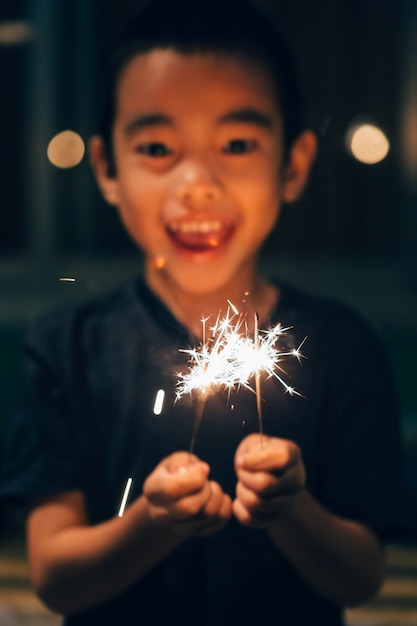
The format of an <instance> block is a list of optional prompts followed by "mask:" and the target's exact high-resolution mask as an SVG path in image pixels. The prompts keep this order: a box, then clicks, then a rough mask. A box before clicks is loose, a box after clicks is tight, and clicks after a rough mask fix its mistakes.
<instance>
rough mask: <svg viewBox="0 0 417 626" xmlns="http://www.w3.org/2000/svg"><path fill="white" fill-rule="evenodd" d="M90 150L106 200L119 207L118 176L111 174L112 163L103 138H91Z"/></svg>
mask: <svg viewBox="0 0 417 626" xmlns="http://www.w3.org/2000/svg"><path fill="white" fill-rule="evenodd" d="M88 150H89V155H90V165H91V167H92V170H93V172H94V175H95V178H96V181H97V185H98V186H99V189H100V191H101V193H102V195H103V197H104V199H105V200H106V202H108V203H109V204H112V205H114V206H118V204H119V185H118V179H117V176H115V175H112V174H110V171H111V168H110V163H109V159H108V156H107V154H106V149H105V147H104V142H103V140H102V138H101V137H99V136H94V137H91V139H90V142H89V146H88Z"/></svg>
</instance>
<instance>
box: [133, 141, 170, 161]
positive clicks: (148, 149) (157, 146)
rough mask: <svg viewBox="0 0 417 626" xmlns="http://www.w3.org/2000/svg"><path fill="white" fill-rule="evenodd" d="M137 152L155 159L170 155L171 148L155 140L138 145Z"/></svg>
mask: <svg viewBox="0 0 417 626" xmlns="http://www.w3.org/2000/svg"><path fill="white" fill-rule="evenodd" d="M137 152H139V153H140V154H145V155H146V156H150V157H153V158H157V159H158V158H161V157H165V156H170V155H171V154H172V150H170V148H168V146H166V145H165V144H164V143H157V142H154V143H145V144H142V145H140V146H138V148H137Z"/></svg>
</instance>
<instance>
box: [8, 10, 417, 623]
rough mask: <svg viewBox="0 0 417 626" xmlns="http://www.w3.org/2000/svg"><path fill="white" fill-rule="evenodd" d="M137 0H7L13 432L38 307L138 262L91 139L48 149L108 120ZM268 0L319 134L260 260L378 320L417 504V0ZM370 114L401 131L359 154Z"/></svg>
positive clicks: (85, 291) (107, 280) (123, 273)
mask: <svg viewBox="0 0 417 626" xmlns="http://www.w3.org/2000/svg"><path fill="white" fill-rule="evenodd" d="M173 1H175V0H173ZM254 1H255V2H256V0H254ZM196 2H197V4H198V0H196ZM130 4H131V2H128V1H127V0H118V1H117V2H116V1H115V0H111V1H109V0H108V1H105V2H103V1H100V0H68V1H67V2H63V1H62V0H31V1H29V0H27V1H23V0H20V1H19V0H0V125H1V126H0V127H1V141H0V190H1V194H0V207H1V221H0V381H1V382H0V389H1V395H0V437H2V436H3V432H4V427H5V424H6V423H7V419H8V417H9V414H10V412H11V410H12V406H13V402H14V399H15V395H16V385H17V377H18V367H19V347H20V342H21V340H22V337H23V335H24V332H25V330H26V329H27V328H28V326H29V325H30V323H31V322H32V321H33V320H34V318H35V317H36V316H37V315H38V314H39V313H40V312H42V311H43V310H45V309H47V308H48V307H50V306H51V305H53V304H55V303H57V302H72V301H74V300H79V299H82V298H85V297H88V296H90V295H93V294H94V293H98V292H99V291H102V290H104V289H107V288H108V287H110V286H112V285H114V284H117V283H118V282H121V281H124V280H125V279H126V278H128V277H129V276H131V275H133V274H134V273H135V272H137V271H138V268H139V266H140V256H139V254H138V252H137V251H136V250H135V248H134V246H133V244H132V243H131V242H130V240H129V239H128V238H127V235H125V234H124V231H123V230H122V227H121V226H120V224H119V222H118V219H117V215H116V212H115V210H114V209H113V208H111V207H109V206H107V205H105V204H104V202H103V201H102V199H101V198H100V196H99V193H98V191H97V189H96V186H95V182H94V180H93V177H92V174H91V173H90V169H89V163H88V155H87V152H86V154H85V155H84V157H83V159H82V160H81V162H80V164H79V165H77V166H76V167H72V168H69V169H62V168H58V167H55V166H54V165H52V164H51V162H50V161H49V160H48V157H47V148H48V144H49V142H50V140H51V139H52V138H53V137H54V136H55V135H56V134H57V133H59V132H61V131H64V130H72V131H74V132H76V133H78V134H79V135H80V136H81V138H82V139H83V141H84V142H85V143H86V144H87V142H88V138H89V136H91V134H93V133H94V132H95V130H96V127H97V114H96V111H97V110H98V108H99V107H98V95H97V94H98V92H99V78H98V77H99V67H100V58H101V53H102V51H103V50H104V49H105V47H106V42H107V41H108V39H109V37H111V34H112V31H113V27H114V25H115V24H117V23H118V21H119V19H120V16H121V14H122V13H123V12H124V10H125V9H126V8H127V7H128V6H130ZM258 4H259V5H261V6H264V7H267V8H268V9H269V10H270V11H271V12H272V14H273V15H274V16H275V19H276V21H277V23H278V25H279V28H280V31H281V32H282V34H283V35H284V37H285V38H286V40H287V41H288V43H289V45H290V48H291V50H292V52H293V55H294V58H295V62H296V66H297V69H298V73H299V75H300V79H301V84H302V85H303V87H304V95H305V100H306V103H307V114H308V120H309V123H310V125H311V127H312V128H313V129H314V130H315V131H316V133H317V135H318V137H319V154H318V159H317V162H316V165H315V167H314V170H313V173H312V179H311V183H310V186H309V188H308V190H307V192H306V193H305V195H304V197H303V199H302V200H301V201H300V202H299V203H298V204H296V205H294V206H288V207H286V208H285V210H284V212H283V215H282V218H281V220H280V223H279V225H278V227H277V229H276V232H275V233H274V235H273V237H272V238H271V240H270V241H269V242H268V245H267V247H266V250H265V256H264V261H263V262H264V264H265V267H266V269H267V271H268V272H269V273H270V274H271V275H274V276H279V277H280V278H281V279H283V280H286V281H288V282H292V283H294V284H296V285H298V286H300V287H303V288H305V289H307V290H311V291H312V292H315V293H320V294H325V295H329V296H332V297H335V298H337V299H339V300H341V301H344V302H346V303H348V304H349V305H351V306H352V307H353V308H354V309H356V310H357V311H359V312H360V313H361V314H362V315H364V316H365V317H366V318H367V319H368V320H369V321H370V322H371V323H372V324H373V326H374V327H375V328H376V330H377V331H378V332H379V333H380V335H381V337H382V340H383V342H384V343H385V345H386V348H387V350H388V353H389V355H390V357H391V362H392V366H393V370H394V374H395V377H396V380H397V386H398V391H399V397H400V404H401V422H402V431H403V435H404V443H405V450H406V461H407V476H408V480H409V484H410V488H411V491H412V495H413V501H414V504H416V503H417V391H416V389H417V384H416V378H417V2H416V0H398V1H396V2H394V0H361V1H359V0H314V1H311V0H292V1H291V2H288V1H287V2H279V1H277V0H276V1H275V2H273V0H270V1H268V0H263V1H262V2H261V1H259V0H258ZM6 27H7V28H6ZM361 123H371V124H374V125H375V126H377V127H378V128H380V129H381V130H382V131H383V132H384V133H385V135H386V137H387V138H388V141H389V144H390V150H389V152H388V154H387V156H386V158H385V159H383V160H382V161H380V162H378V163H375V164H365V163H363V162H360V161H359V160H357V159H356V158H355V157H354V156H353V155H352V153H351V152H350V151H349V149H348V148H347V135H348V131H349V129H351V128H352V126H353V125H355V124H361ZM60 277H75V278H76V281H75V282H62V281H59V278H60ZM336 348H337V347H336ZM336 357H337V349H336ZM358 358H360V355H358ZM3 518H4V521H2V520H3ZM2 524H4V526H5V527H8V525H9V524H10V520H9V519H8V513H7V512H3V511H2V510H1V509H0V535H1V532H2V531H1V528H2ZM4 532H6V531H4ZM416 536H417V535H416ZM416 568H417V563H416ZM0 569H1V568H0ZM0 605H1V603H0ZM0 608H1V607H0ZM0 622H1V619H0ZM10 623H12V622H10ZM13 623H14V622H13ZM28 623H31V624H35V623H37V622H35V621H32V622H28ZM42 623H43V624H45V623H46V622H42ZM407 623H408V622H407Z"/></svg>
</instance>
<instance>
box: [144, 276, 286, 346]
mask: <svg viewBox="0 0 417 626" xmlns="http://www.w3.org/2000/svg"><path fill="white" fill-rule="evenodd" d="M146 281H147V284H148V286H149V287H150V289H152V291H153V292H154V293H155V295H157V296H158V297H159V298H160V300H161V301H162V302H163V303H164V304H165V306H167V307H168V308H169V310H170V311H171V313H172V314H173V315H174V317H176V319H177V320H178V321H179V322H181V324H182V325H183V326H185V327H186V328H187V329H188V330H189V331H190V332H191V333H192V334H194V335H195V336H196V337H199V338H201V335H202V328H203V325H202V320H203V319H206V318H209V319H210V320H211V321H214V320H215V319H216V318H217V316H218V315H220V316H224V315H226V312H227V310H228V308H230V306H231V305H230V303H231V304H232V305H233V306H234V307H235V308H236V309H237V310H238V311H239V313H243V314H244V315H246V318H247V326H248V328H249V330H251V329H252V328H253V325H254V314H255V312H256V313H257V315H258V318H259V324H260V325H262V324H263V323H264V322H266V321H267V319H268V318H269V316H270V314H271V312H272V310H273V308H274V307H275V305H276V303H277V300H278V296H279V293H278V289H277V288H276V287H275V286H274V285H272V284H270V283H269V282H268V281H267V280H266V279H265V278H263V277H262V276H260V275H258V274H256V273H254V274H253V275H252V276H248V277H245V279H244V280H240V281H236V282H234V283H233V285H228V286H227V287H225V288H222V289H219V290H217V291H213V292H208V293H203V294H201V293H198V292H190V291H185V290H181V289H179V288H178V285H176V284H172V283H171V281H169V279H167V277H166V276H163V274H162V273H158V274H156V275H155V274H154V273H152V272H151V273H147V274H146Z"/></svg>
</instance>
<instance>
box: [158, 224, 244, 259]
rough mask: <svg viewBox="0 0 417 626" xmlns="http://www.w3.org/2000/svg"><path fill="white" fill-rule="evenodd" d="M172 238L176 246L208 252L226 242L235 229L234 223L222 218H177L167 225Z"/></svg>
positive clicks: (193, 250)
mask: <svg viewBox="0 0 417 626" xmlns="http://www.w3.org/2000/svg"><path fill="white" fill-rule="evenodd" d="M167 231H168V234H169V237H170V239H171V240H172V241H173V242H174V244H175V245H176V246H179V247H181V248H184V249H186V250H190V251H192V252H206V251H209V250H214V249H215V248H218V247H219V246H221V245H223V244H225V243H226V242H227V241H228V240H229V239H230V237H231V236H232V233H233V231H234V225H233V224H230V223H224V222H222V221H220V220H216V219H214V220H181V221H180V220H176V221H173V222H171V223H170V224H169V225H168V226H167Z"/></svg>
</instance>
